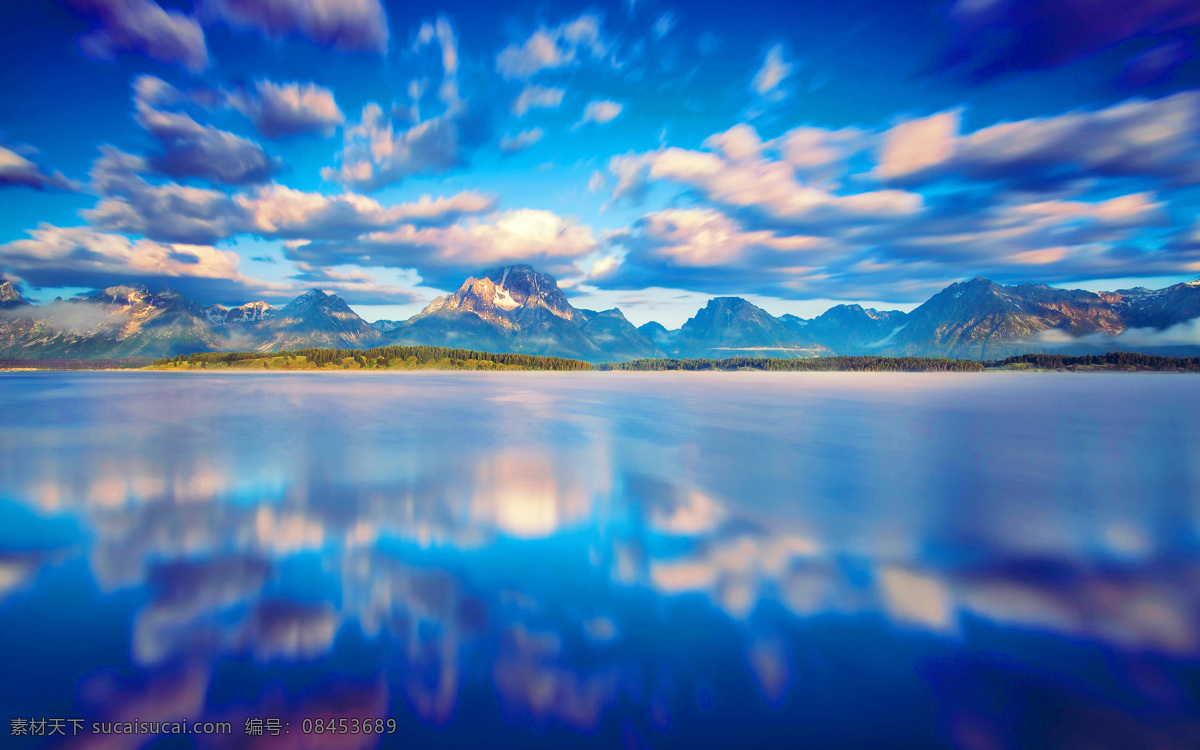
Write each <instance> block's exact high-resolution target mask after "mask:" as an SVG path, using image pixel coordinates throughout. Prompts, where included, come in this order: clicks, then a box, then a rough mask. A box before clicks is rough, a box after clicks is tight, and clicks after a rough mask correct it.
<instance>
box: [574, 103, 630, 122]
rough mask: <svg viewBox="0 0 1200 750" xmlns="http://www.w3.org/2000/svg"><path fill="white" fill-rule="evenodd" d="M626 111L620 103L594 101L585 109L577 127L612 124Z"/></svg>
mask: <svg viewBox="0 0 1200 750" xmlns="http://www.w3.org/2000/svg"><path fill="white" fill-rule="evenodd" d="M624 109H625V105H624V104H622V103H620V102H614V101H609V100H607V99H593V100H592V101H590V102H588V103H587V105H586V106H585V107H584V108H583V116H582V117H580V118H579V122H578V123H576V125H575V127H580V126H582V125H586V124H588V123H589V122H594V123H596V124H597V125H603V124H604V123H606V122H612V121H613V120H615V119H616V118H617V117H618V116H619V115H620V114H621V112H622V111H623V110H624Z"/></svg>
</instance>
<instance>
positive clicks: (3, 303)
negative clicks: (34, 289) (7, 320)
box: [0, 281, 29, 310]
mask: <svg viewBox="0 0 1200 750" xmlns="http://www.w3.org/2000/svg"><path fill="white" fill-rule="evenodd" d="M28 305H29V300H27V299H25V298H24V297H22V296H21V293H20V292H18V291H17V289H16V287H14V286H13V284H12V282H11V281H0V310H13V309H16V308H19V307H26V306H28Z"/></svg>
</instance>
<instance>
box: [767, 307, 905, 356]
mask: <svg viewBox="0 0 1200 750" xmlns="http://www.w3.org/2000/svg"><path fill="white" fill-rule="evenodd" d="M905 317H906V316H905V314H904V313H902V312H899V311H897V310H887V311H879V310H875V309H863V307H862V305H836V306H834V307H831V308H829V309H828V310H826V311H825V312H824V313H822V314H821V315H818V316H817V317H815V318H812V319H810V320H806V319H804V318H798V317H796V316H795V315H783V316H781V317H780V318H779V320H780V321H781V322H783V324H784V325H785V326H787V327H788V328H789V329H791V331H792V332H793V333H795V334H796V335H797V336H799V337H800V339H801V340H803V341H806V342H808V343H810V344H819V345H821V346H823V347H825V348H827V349H829V350H830V351H832V352H833V353H834V354H876V353H878V352H879V350H880V348H882V347H883V346H884V345H885V343H886V342H887V341H888V336H890V335H891V334H892V333H893V331H895V330H896V329H897V328H899V327H900V326H902V325H904V320H905Z"/></svg>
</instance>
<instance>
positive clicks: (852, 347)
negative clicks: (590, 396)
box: [0, 266, 1200, 362]
mask: <svg viewBox="0 0 1200 750" xmlns="http://www.w3.org/2000/svg"><path fill="white" fill-rule="evenodd" d="M384 344H429V345H435V346H447V347H454V348H461V349H475V350H480V351H490V352H517V353H522V354H541V355H551V356H559V357H571V358H577V359H583V360H587V361H590V362H622V361H629V360H634V359H643V358H661V357H676V358H701V357H703V358H726V357H736V356H752V357H812V356H826V355H834V354H880V355H890V356H903V355H908V356H939V357H956V358H972V359H994V358H1000V357H1005V356H1010V355H1013V354H1017V353H1024V352H1060V353H1072V354H1075V353H1093V352H1102V351H1110V350H1125V351H1143V352H1154V353H1164V354H1176V355H1195V354H1200V282H1190V283H1186V284H1177V285H1175V286H1171V287H1167V288H1165V289H1159V290H1150V289H1144V288H1136V289H1125V290H1119V291H1116V292H1099V293H1096V292H1088V291H1082V290H1066V289H1057V288H1053V287H1049V286H1045V285H1042V284H1020V285H1015V286H1004V285H1001V284H997V283H995V282H993V281H989V280H988V279H984V278H975V279H972V280H970V281H965V282H960V283H955V284H951V285H950V286H948V287H946V288H945V289H943V290H942V291H941V292H939V293H938V294H936V295H934V296H933V297H932V298H930V299H929V300H928V301H926V302H925V303H924V304H922V305H921V306H919V307H917V308H916V309H914V310H913V311H912V312H909V313H903V312H899V311H879V310H874V309H864V308H863V307H861V306H859V305H837V306H835V307H832V308H830V309H829V310H827V311H826V312H825V313H823V314H822V315H819V316H817V317H815V318H810V319H805V318H799V317H797V316H795V315H783V316H781V317H775V316H772V315H771V314H770V313H768V312H767V311H765V310H763V309H762V308H760V307H757V306H755V305H753V304H751V303H750V302H748V301H746V300H744V299H741V298H739V297H716V298H713V299H711V300H709V302H708V304H707V305H705V306H704V307H703V308H701V309H700V310H699V311H697V313H696V315H695V316H694V317H692V318H690V319H688V321H687V322H686V323H684V324H683V325H682V326H681V327H680V328H678V329H676V330H668V329H667V328H665V327H664V326H662V325H660V324H658V323H655V322H650V323H646V324H645V325H643V326H641V327H635V326H634V325H633V324H632V323H630V322H629V321H628V320H627V319H626V318H625V316H624V315H623V314H622V313H621V311H620V310H618V309H616V308H614V309H611V310H604V311H601V312H596V311H593V310H581V309H577V308H575V307H573V306H572V305H571V303H570V301H569V300H568V299H567V297H566V295H565V294H563V292H562V290H561V289H559V287H558V284H557V282H556V281H555V280H554V278H553V277H551V276H549V275H547V274H544V273H538V272H537V271H536V270H534V269H533V268H531V267H529V266H507V267H504V268H496V269H491V270H488V271H485V272H484V273H482V274H480V275H479V276H477V277H476V276H473V277H471V278H468V279H467V280H466V281H465V282H464V283H463V284H462V286H461V287H460V288H459V289H458V291H456V292H454V293H453V294H450V295H447V296H444V297H438V298H437V299H435V300H434V301H433V302H431V303H430V304H429V305H428V306H427V307H426V308H425V309H424V310H422V311H421V312H420V313H418V314H417V315H414V316H413V317H411V318H409V319H408V320H404V321H386V320H383V321H376V322H375V323H370V324H369V323H367V322H366V321H364V320H363V319H362V318H360V317H359V316H358V315H357V314H356V313H355V312H354V311H353V310H351V309H350V307H349V306H348V305H347V304H346V303H345V302H344V301H343V300H342V299H341V298H339V297H337V296H335V295H331V294H326V293H324V292H322V291H320V290H315V289H314V290H311V291H309V292H306V293H304V294H302V295H301V296H299V297H297V298H296V299H295V300H293V301H292V302H290V303H288V304H286V305H284V306H282V307H275V306H272V305H269V304H267V303H266V302H250V303H247V304H244V305H241V306H238V307H232V308H228V307H224V306H222V305H201V304H198V303H196V302H193V301H191V300H188V299H186V298H185V297H183V296H182V295H181V294H179V293H178V292H175V291H172V290H170V289H163V290H157V291H152V290H150V289H147V288H146V287H144V286H139V285H121V286H114V287H109V288H107V289H103V290H99V291H96V292H93V293H91V294H88V295H83V296H80V297H75V298H72V299H69V300H63V299H61V298H60V299H56V300H54V301H53V302H50V303H49V304H45V305H33V304H30V303H29V302H28V301H27V300H26V299H24V297H22V295H21V294H20V293H19V292H18V290H17V289H16V288H15V287H14V286H13V285H12V284H11V283H10V282H7V281H5V282H3V283H0V358H7V359H85V358H105V359H113V358H120V357H130V356H144V357H162V356H173V355H176V354H184V353H190V352H196V351H231V350H245V351H249V350H255V351H263V352H270V351H280V350H283V349H294V348H302V347H354V348H358V347H369V346H379V345H384Z"/></svg>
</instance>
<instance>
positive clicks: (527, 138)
mask: <svg viewBox="0 0 1200 750" xmlns="http://www.w3.org/2000/svg"><path fill="white" fill-rule="evenodd" d="M543 135H545V133H543V132H542V129H541V128H530V129H529V130H522V131H521V132H520V133H517V134H516V135H505V136H501V138H500V150H501V151H503V152H504V153H506V154H515V153H516V152H518V151H524V150H525V149H527V148H529V147H530V146H532V145H533V144H535V143H537V142H538V141H540V140H542V136H543Z"/></svg>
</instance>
